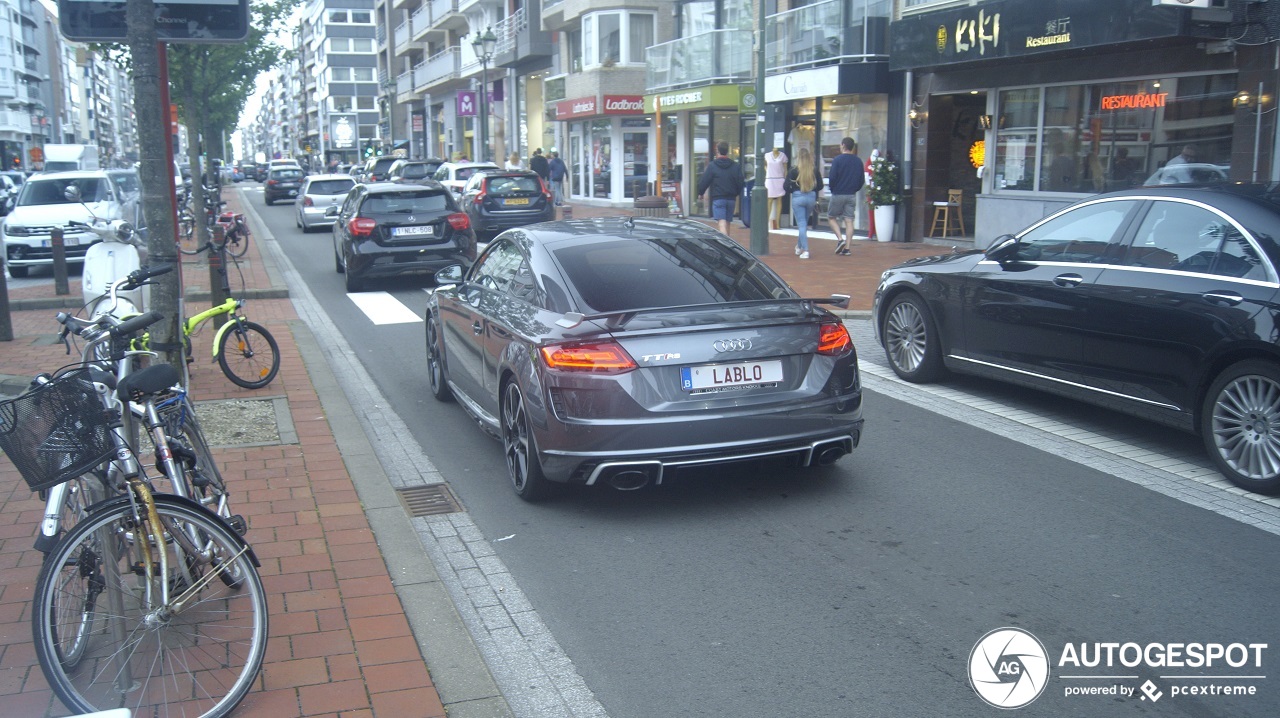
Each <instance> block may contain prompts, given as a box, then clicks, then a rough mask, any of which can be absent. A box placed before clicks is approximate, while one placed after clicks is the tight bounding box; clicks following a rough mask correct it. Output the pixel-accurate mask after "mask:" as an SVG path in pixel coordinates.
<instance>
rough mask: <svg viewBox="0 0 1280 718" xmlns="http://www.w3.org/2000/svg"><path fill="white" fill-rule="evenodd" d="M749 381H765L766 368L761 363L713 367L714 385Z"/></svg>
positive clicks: (712, 378) (712, 380) (712, 377)
mask: <svg viewBox="0 0 1280 718" xmlns="http://www.w3.org/2000/svg"><path fill="white" fill-rule="evenodd" d="M749 381H764V368H763V367H761V366H760V365H759V364H752V365H749V366H723V367H712V368H711V383H712V384H713V385H719V384H742V383H744V382H749Z"/></svg>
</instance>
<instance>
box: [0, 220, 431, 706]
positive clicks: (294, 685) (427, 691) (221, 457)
mask: <svg viewBox="0 0 1280 718" xmlns="http://www.w3.org/2000/svg"><path fill="white" fill-rule="evenodd" d="M259 250H260V247H259V246H258V243H257V242H256V241H255V242H252V243H251V244H250V246H249V251H248V254H247V256H246V257H245V262H244V268H245V280H246V283H247V284H248V286H249V287H250V288H257V289H264V288H267V287H269V286H270V285H271V283H272V281H273V280H272V278H271V277H269V276H268V272H267V271H265V265H266V263H265V262H263V259H262V254H261V252H260V251H259ZM184 260H185V261H184V263H183V268H184V277H185V278H186V284H187V288H188V290H189V292H191V291H200V290H201V289H202V288H204V287H207V286H208V283H209V275H208V271H207V266H206V265H204V263H203V262H202V261H199V260H197V259H196V258H192V257H187V258H184ZM72 284H73V286H72V294H71V295H70V296H69V297H68V298H67V299H68V301H69V302H70V301H73V302H74V305H75V306H78V305H79V296H80V288H79V281H78V279H77V280H75V281H73V282H72ZM238 285H239V281H238V279H237V278H236V275H234V274H233V275H232V287H233V292H234V291H235V289H236V288H237V287H238ZM52 293H53V288H52V285H51V284H50V285H45V286H43V287H28V288H24V289H22V290H18V291H15V292H14V293H13V295H12V297H13V298H14V299H21V298H31V297H37V296H40V297H48V296H51V295H52ZM188 296H190V294H189V295H188ZM199 306H207V304H202V303H199V302H195V301H193V302H191V305H190V306H189V307H188V312H191V313H194V311H198V309H196V308H197V307H199ZM245 309H246V313H247V315H248V316H249V317H250V318H251V319H252V320H253V321H255V322H258V323H260V324H262V325H264V326H266V327H267V328H268V329H269V330H270V331H271V333H272V334H273V335H275V337H276V340H277V341H278V342H279V344H280V352H281V369H280V374H279V376H277V377H276V379H275V380H274V381H273V382H272V383H271V384H270V385H269V386H267V387H265V388H264V389H260V390H258V391H249V390H245V389H240V388H239V387H237V386H235V385H233V384H232V383H231V382H230V381H228V380H227V379H226V378H225V377H224V376H223V375H222V372H221V370H220V369H219V368H218V366H217V363H216V362H214V361H212V359H211V358H210V353H211V346H210V345H211V342H212V341H213V331H214V330H213V329H212V328H210V327H208V326H207V327H206V328H205V329H204V331H203V332H202V333H201V334H200V335H198V336H197V337H195V338H194V340H193V341H194V343H195V353H196V357H197V362H196V364H195V365H194V368H193V372H192V381H191V387H190V389H191V391H192V395H193V396H194V397H196V398H197V399H199V400H208V399H224V398H239V399H260V398H269V397H285V398H286V399H287V404H288V413H289V415H290V416H291V418H292V426H293V433H294V434H296V443H289V444H273V445H265V446H240V447H225V448H218V449H215V452H214V454H215V456H216V458H217V460H218V462H219V464H220V466H221V467H222V473H223V476H224V477H225V478H226V479H227V482H228V484H229V485H230V487H231V490H232V501H233V505H234V508H235V510H236V511H237V512H239V513H242V514H244V515H245V516H246V517H247V518H248V519H249V526H250V529H249V532H248V535H247V538H248V540H249V541H250V543H251V544H252V545H253V547H254V550H255V551H256V552H257V555H258V557H259V558H260V559H261V561H262V568H261V574H262V578H263V583H264V584H265V586H266V589H267V592H268V598H269V606H270V629H271V630H270V638H269V642H268V647H267V655H266V662H265V664H264V666H263V670H262V674H261V676H260V677H259V679H258V681H257V685H256V687H255V689H254V691H253V692H252V693H250V694H249V696H248V697H247V698H246V699H245V700H244V702H243V703H242V704H241V706H240V708H239V709H238V710H237V711H236V713H235V715H236V716H242V717H246V718H249V717H253V718H257V717H261V718H289V717H292V716H298V717H301V716H336V715H339V714H341V715H343V716H366V717H371V716H394V717H396V718H400V717H414V716H418V717H421V718H435V717H439V716H444V715H445V710H444V707H443V706H442V704H441V699H440V696H439V695H438V693H437V690H436V688H435V686H434V685H433V684H432V681H431V676H430V675H429V674H428V671H427V667H426V664H425V662H424V660H423V658H422V654H421V651H420V649H419V646H418V643H417V640H415V636H414V635H413V633H412V632H411V630H410V628H409V623H408V621H407V619H406V617H405V615H404V609H403V607H402V605H401V602H400V599H399V598H398V597H397V595H396V592H395V589H394V586H393V584H392V580H391V578H390V576H389V574H388V572H387V567H386V564H385V563H384V562H383V561H382V560H381V553H380V551H379V548H378V545H377V543H376V542H375V541H374V537H373V534H372V532H371V530H370V526H369V522H368V521H367V519H366V517H365V513H364V509H363V506H362V505H361V503H360V501H359V499H358V498H357V496H356V492H355V489H354V487H353V484H352V480H351V477H350V475H349V474H348V472H347V468H346V464H345V463H344V461H343V457H342V455H341V454H340V453H339V451H338V449H337V447H336V446H335V440H334V434H333V431H332V430H331V427H330V425H329V422H328V420H327V418H326V416H325V413H324V411H323V409H322V408H321V405H320V401H319V397H318V396H317V394H316V390H315V388H314V386H313V385H312V382H311V379H310V377H309V376H308V374H307V371H306V369H305V367H304V365H303V362H302V359H301V357H300V356H299V352H298V345H297V341H296V337H295V334H294V332H295V331H299V330H300V331H306V329H305V327H302V326H301V325H300V323H299V322H298V321H297V314H296V313H295V312H294V310H293V305H292V303H291V302H290V301H289V300H287V299H266V300H251V301H249V302H248V304H247V305H246V308H245ZM193 310H194V311H193ZM55 312H56V310H54V309H35V310H26V311H14V312H12V319H13V327H14V335H15V339H14V341H11V342H0V371H3V372H4V373H5V374H8V375H16V376H19V377H27V376H31V375H34V374H36V373H38V372H41V371H50V370H53V369H55V368H57V367H60V366H63V365H65V364H68V363H70V362H71V360H72V359H73V357H68V356H67V355H65V354H64V352H63V347H62V346H61V345H59V344H57V343H55V342H54V341H53V339H54V338H55V336H56V330H57V327H58V325H57V323H56V322H55V321H54V318H53V315H54V314H55ZM251 440H252V439H251ZM0 486H2V487H4V488H3V489H0V701H3V704H4V708H3V709H0V714H3V715H12V716H23V717H24V718H25V717H27V716H63V715H67V712H66V710H65V709H64V708H63V707H62V705H61V703H59V701H58V700H57V699H56V697H54V696H53V693H52V691H51V690H50V689H49V687H48V685H47V683H46V682H45V680H44V676H43V674H42V673H41V671H40V668H39V665H38V664H37V662H36V657H35V650H34V648H33V647H32V644H31V616H30V599H31V595H32V593H33V591H34V584H35V581H36V577H37V575H38V573H39V570H40V563H41V555H40V554H39V553H38V552H36V551H35V550H33V549H32V548H31V546H32V541H33V540H34V536H35V532H36V527H37V525H38V523H39V520H40V516H41V514H42V509H43V504H42V503H41V502H39V501H37V500H36V499H35V497H34V496H33V495H32V494H31V492H30V491H28V489H27V488H26V484H25V483H24V482H23V481H22V479H21V477H20V476H19V475H18V474H17V472H16V471H15V470H14V469H13V466H12V464H10V463H9V461H8V459H7V458H6V459H3V460H0Z"/></svg>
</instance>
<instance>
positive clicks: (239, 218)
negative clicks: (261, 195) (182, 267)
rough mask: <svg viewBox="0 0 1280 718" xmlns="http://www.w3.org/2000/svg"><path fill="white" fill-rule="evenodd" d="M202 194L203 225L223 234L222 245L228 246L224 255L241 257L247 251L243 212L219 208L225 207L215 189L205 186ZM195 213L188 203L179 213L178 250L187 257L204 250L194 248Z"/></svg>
mask: <svg viewBox="0 0 1280 718" xmlns="http://www.w3.org/2000/svg"><path fill="white" fill-rule="evenodd" d="M204 192H205V226H206V227H208V228H209V229H210V230H213V228H214V227H216V226H221V227H222V228H223V232H224V233H225V243H226V245H227V254H229V255H231V256H232V257H236V258H240V257H243V256H244V254H245V252H247V251H249V237H250V232H249V223H248V221H246V219H245V216H244V214H243V213H239V212H223V211H222V208H223V207H224V206H225V205H226V204H227V203H226V202H223V201H222V199H221V198H220V196H219V195H218V194H217V188H211V187H206V188H204ZM195 224H196V223H195V214H194V212H193V210H192V209H191V207H190V204H187V205H186V206H184V207H183V210H182V214H181V215H180V216H179V218H178V251H179V252H180V253H182V254H185V255H188V256H194V255H197V254H200V253H201V252H203V251H204V247H203V246H197V242H198V236H197V233H196V231H195Z"/></svg>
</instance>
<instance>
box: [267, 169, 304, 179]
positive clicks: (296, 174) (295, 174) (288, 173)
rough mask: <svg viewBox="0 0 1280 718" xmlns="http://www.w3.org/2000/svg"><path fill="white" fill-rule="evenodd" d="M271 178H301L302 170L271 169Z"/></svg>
mask: <svg viewBox="0 0 1280 718" xmlns="http://www.w3.org/2000/svg"><path fill="white" fill-rule="evenodd" d="M271 178H272V179H278V180H291V179H302V170H300V169H297V170H292V169H290V170H271Z"/></svg>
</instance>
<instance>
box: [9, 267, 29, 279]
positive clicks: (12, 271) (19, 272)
mask: <svg viewBox="0 0 1280 718" xmlns="http://www.w3.org/2000/svg"><path fill="white" fill-rule="evenodd" d="M30 271H31V267H14V266H12V265H10V267H9V276H10V277H13V278H14V279H22V278H23V277H25V276H27V273H28V272H30Z"/></svg>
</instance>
